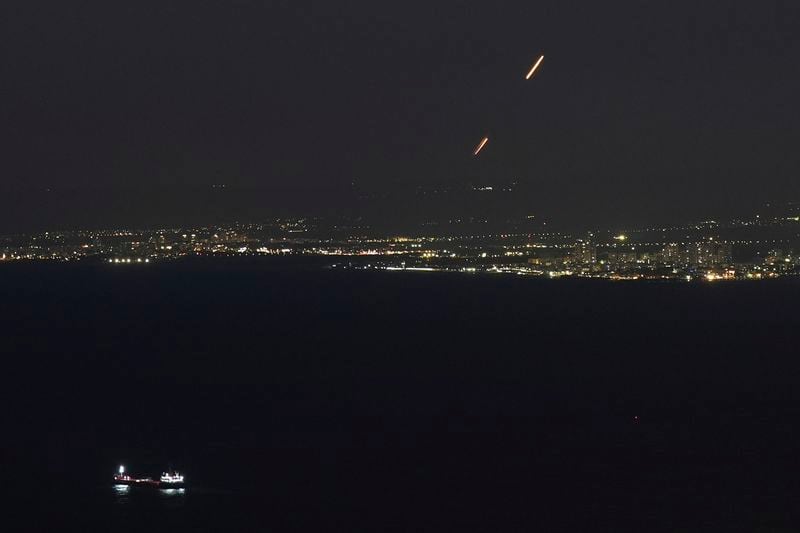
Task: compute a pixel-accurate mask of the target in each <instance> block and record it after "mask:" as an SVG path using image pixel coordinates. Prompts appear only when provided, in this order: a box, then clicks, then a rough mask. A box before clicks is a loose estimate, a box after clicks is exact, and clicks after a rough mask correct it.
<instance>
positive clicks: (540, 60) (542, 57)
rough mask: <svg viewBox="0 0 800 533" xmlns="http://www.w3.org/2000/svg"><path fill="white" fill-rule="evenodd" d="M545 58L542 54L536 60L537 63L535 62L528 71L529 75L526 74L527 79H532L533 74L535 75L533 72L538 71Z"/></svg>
mask: <svg viewBox="0 0 800 533" xmlns="http://www.w3.org/2000/svg"><path fill="white" fill-rule="evenodd" d="M543 59H544V56H540V57H539V59H537V60H536V63H534V64H533V66H532V67H531V70H530V71H528V75H527V76H525V79H526V80H529V79H531V76H533V73H534V72H536V69H537V68H539V65H540V64H541V63H542V60H543Z"/></svg>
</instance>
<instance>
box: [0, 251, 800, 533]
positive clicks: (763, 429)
mask: <svg viewBox="0 0 800 533" xmlns="http://www.w3.org/2000/svg"><path fill="white" fill-rule="evenodd" d="M0 266H1V267H2V268H0V349H1V350H2V385H3V386H2V393H0V399H2V415H0V421H1V422H2V428H3V432H2V437H1V438H0V442H2V444H1V445H0V452H2V457H3V459H2V472H1V474H2V479H3V482H4V484H5V485H6V488H7V489H10V490H9V492H11V493H12V494H10V495H9V496H3V501H2V504H3V505H2V507H3V520H4V523H7V524H11V525H12V526H11V527H8V528H6V527H3V530H5V531H22V530H36V531H68V530H69V531H115V532H116V531H120V532H126V531H142V532H167V531H171V532H174V531H226V532H227V531H272V532H324V531H342V532H344V531H347V532H354V531H381V532H392V531H398V532H400V531H436V532H441V531H458V532H461V531H485V532H515V531H525V532H530V531H542V532H551V531H574V532H587V531H603V532H620V531H631V532H662V531H663V532H692V531H753V532H779V531H780V532H786V531H800V429H799V427H800V426H799V424H800V388H799V387H798V384H799V383H800V279H799V278H793V279H782V280H776V281H764V282H750V283H738V282H726V283H718V284H717V283H671V282H670V283H649V282H607V281H594V280H554V281H553V280H542V279H529V278H521V277H516V276H491V275H466V274H465V275H461V274H437V273H410V272H409V273H403V272H368V271H338V270H336V269H333V270H331V269H326V268H324V263H322V262H319V261H316V260H310V259H309V260H297V259H282V260H277V259H273V260H256V259H193V260H185V261H176V262H167V263H157V264H150V265H124V266H120V265H107V264H89V263H83V264H8V265H0ZM121 464H124V465H125V466H126V467H127V469H128V471H129V472H131V473H139V474H148V475H158V474H159V473H160V472H161V471H162V470H164V469H166V468H168V467H169V466H170V465H171V466H172V467H174V468H175V469H177V470H180V471H181V472H182V473H184V474H185V475H186V479H187V482H188V486H187V488H186V489H185V491H183V492H162V491H157V490H146V489H128V490H123V489H120V488H118V487H117V488H115V487H114V486H113V484H112V476H113V474H114V473H115V472H116V470H117V468H118V466H119V465H121ZM4 492H5V491H4Z"/></svg>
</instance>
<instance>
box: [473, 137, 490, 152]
mask: <svg viewBox="0 0 800 533" xmlns="http://www.w3.org/2000/svg"><path fill="white" fill-rule="evenodd" d="M488 142H489V137H484V138H483V140H482V141H481V142H480V144H478V147H477V148H475V151H474V152H472V155H478V154H479V153H480V152H481V150H483V147H484V146H486V143H488Z"/></svg>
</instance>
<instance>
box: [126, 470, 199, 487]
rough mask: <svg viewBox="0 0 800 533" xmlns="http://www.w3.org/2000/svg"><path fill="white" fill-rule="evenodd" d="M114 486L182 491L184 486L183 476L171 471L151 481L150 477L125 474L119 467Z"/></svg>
mask: <svg viewBox="0 0 800 533" xmlns="http://www.w3.org/2000/svg"><path fill="white" fill-rule="evenodd" d="M114 485H127V486H130V487H146V488H152V489H182V488H184V487H185V486H186V485H185V484H184V480H183V474H179V473H178V472H175V471H173V470H170V471H169V472H163V473H162V474H161V477H159V478H158V479H153V478H151V477H136V476H131V475H130V474H127V473H125V467H124V466H120V467H119V470H118V472H117V473H116V474H114Z"/></svg>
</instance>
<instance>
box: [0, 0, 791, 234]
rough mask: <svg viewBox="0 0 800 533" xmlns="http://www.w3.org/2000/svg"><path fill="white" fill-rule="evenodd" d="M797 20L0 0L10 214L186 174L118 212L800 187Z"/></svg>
mask: <svg viewBox="0 0 800 533" xmlns="http://www.w3.org/2000/svg"><path fill="white" fill-rule="evenodd" d="M798 36H800V4H798V3H797V2H793V1H788V0H787V1H784V2H769V1H758V2H756V1H752V0H750V1H740V0H725V1H722V0H719V1H713V2H712V1H704V2H699V1H697V0H694V1H691V2H683V1H669V2H653V1H640V2H627V1H626V2H614V1H609V2H597V1H568V0H559V1H552V2H542V1H535V0H527V1H508V2H489V1H483V2H474V1H473V2H449V1H437V2H432V1H427V2H416V1H404V2H382V1H375V0H371V1H363V0H357V1H346V0H338V1H335V2H333V1H319V2H302V1H296V0H295V1H285V2H267V1H261V2H257V1H252V2H245V1H226V2H201V1H197V0H194V1H187V2H171V1H166V0H162V1H159V2H147V1H139V2H113V1H112V2H109V1H108V0H106V1H101V2H92V1H77V0H76V1H73V2H64V1H60V0H59V1H49V2H35V1H26V2H17V1H11V2H8V1H7V2H3V4H2V7H0V80H1V81H0V83H1V85H0V87H1V88H2V89H1V91H0V140H2V146H3V151H2V152H3V157H2V167H1V168H0V176H2V177H1V178H0V179H2V187H1V188H0V190H4V191H6V192H5V194H4V196H5V200H4V201H3V204H4V205H3V209H2V211H3V213H4V215H3V216H1V217H0V223H2V224H4V225H5V226H6V227H7V228H11V227H12V226H14V227H17V226H18V227H22V226H26V225H28V226H33V225H36V223H37V222H41V221H47V223H48V224H56V225H57V224H62V225H63V224H67V225H68V224H72V223H75V221H76V220H81V221H84V220H88V219H85V215H86V213H87V212H91V211H92V209H93V207H92V206H93V205H95V206H96V205H97V204H98V203H101V202H104V201H106V200H107V199H108V198H111V197H114V198H116V201H117V202H119V199H120V198H125V197H126V195H127V194H129V191H131V190H135V191H137V193H136V194H137V195H138V196H136V198H146V197H147V196H148V195H150V196H158V195H159V194H161V193H162V192H163V193H164V194H167V193H166V192H164V191H173V192H170V193H169V194H172V195H175V193H174V191H175V190H179V191H183V192H182V193H181V194H182V195H181V196H180V201H176V202H174V203H171V204H170V207H169V208H165V207H164V203H163V202H162V203H160V204H158V205H159V207H157V208H156V207H153V206H154V205H156V203H153V204H149V203H148V202H146V201H144V202H143V201H139V200H137V202H136V204H137V206H136V207H135V208H129V214H130V216H131V217H132V218H136V219H138V220H141V221H142V222H143V223H157V222H159V217H163V216H164V213H165V209H167V210H169V209H171V210H173V211H174V212H173V213H172V214H173V215H180V214H181V212H182V210H187V212H188V210H190V207H189V204H191V202H192V198H193V195H196V194H202V193H203V191H205V190H206V189H207V188H209V187H210V186H211V185H212V184H216V183H225V184H227V185H228V187H230V188H231V189H234V190H235V189H242V188H244V189H247V190H259V191H267V192H266V193H264V194H266V195H267V196H269V191H276V190H285V189H287V188H288V189H292V190H293V191H294V193H295V194H294V198H295V200H294V201H295V202H296V207H297V209H298V211H302V210H303V207H304V205H303V202H304V201H305V200H307V202H308V206H312V205H318V204H320V203H322V202H326V201H328V200H330V201H335V200H331V199H335V198H336V195H332V194H331V191H332V190H337V191H342V190H345V189H346V188H347V187H348V186H349V184H350V183H351V182H353V181H355V182H356V183H357V186H358V187H359V188H361V189H368V190H403V189H405V188H412V187H415V186H416V185H419V184H437V183H450V184H454V183H455V184H458V183H478V182H484V181H485V182H492V181H494V182H496V181H503V180H517V181H518V182H519V183H520V186H519V188H518V190H517V192H516V193H515V194H516V195H517V197H516V198H515V201H516V202H517V203H519V202H523V203H529V204H530V207H531V211H536V210H542V211H548V212H549V214H550V215H551V216H554V217H558V216H562V217H565V218H577V219H581V220H585V221H587V222H592V221H594V220H599V221H602V219H603V218H604V216H606V215H607V214H608V213H614V216H615V217H620V216H622V217H626V216H627V217H630V218H631V219H632V220H633V219H642V218H643V217H644V218H646V217H647V216H648V214H652V216H654V217H655V216H659V217H669V218H673V219H681V218H685V217H690V216H696V215H698V214H702V213H704V212H708V213H709V214H715V213H725V212H728V211H736V210H738V209H746V208H750V207H752V206H753V205H757V204H758V203H759V202H767V201H780V200H786V199H797V197H798V196H800V185H799V184H798V177H800V172H798V171H800V150H798V143H799V141H800V129H799V128H800V125H798V117H800V99H799V98H798V94H800V37H798ZM540 53H544V54H545V56H546V58H545V61H544V63H543V64H542V66H541V69H540V71H539V72H538V73H537V75H536V77H535V78H534V79H533V80H531V81H528V82H525V81H524V80H523V77H524V75H525V73H526V71H527V69H528V68H529V67H530V65H531V64H532V62H533V60H534V59H536V57H537V56H538V54H540ZM484 134H488V135H489V136H490V137H491V140H490V143H489V145H488V146H487V148H486V150H485V151H484V153H482V154H481V157H480V158H478V159H475V158H473V157H471V151H472V149H473V148H474V146H475V144H476V143H477V142H478V141H479V140H480V138H481V137H482V136H483V135H484ZM46 189H51V193H50V194H61V193H62V192H63V191H72V193H71V196H63V197H57V199H56V200H51V201H49V203H48V202H45V203H42V202H41V201H40V200H38V199H37V198H38V197H37V195H38V194H40V193H41V194H45V192H44V191H45V190H46ZM20 191H23V192H20ZM75 191H78V193H75ZM76 194H77V196H78V197H80V198H82V201H81V202H74V204H73V203H72V200H74V198H75V197H76ZM67 197H68V198H71V199H72V200H70V201H61V200H58V198H67ZM298 198H299V200H298ZM256 203H257V202H256ZM267 203H268V202H266V200H265V205H266V204H267ZM235 204H236V202H231V204H230V206H229V208H230V209H231V210H235V209H236V205H235ZM252 204H253V200H252V198H251V199H250V207H251V208H252ZM129 207H130V206H129ZM97 212H98V213H102V212H103V211H102V209H98V210H97ZM195 214H196V209H195ZM251 214H252V213H251ZM81 217H84V218H81ZM102 222H103V221H102V220H99V221H98V220H96V219H94V220H93V223H102ZM2 229H3V228H0V232H1V231H2Z"/></svg>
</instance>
